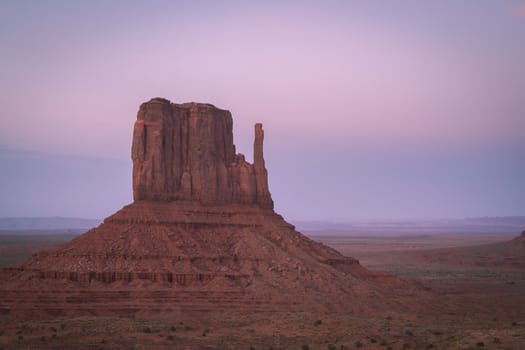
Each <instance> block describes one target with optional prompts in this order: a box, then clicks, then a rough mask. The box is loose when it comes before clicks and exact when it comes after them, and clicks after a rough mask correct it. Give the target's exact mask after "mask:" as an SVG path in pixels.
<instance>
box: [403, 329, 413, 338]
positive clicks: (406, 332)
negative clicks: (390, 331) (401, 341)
mask: <svg viewBox="0 0 525 350" xmlns="http://www.w3.org/2000/svg"><path fill="white" fill-rule="evenodd" d="M405 335H407V336H409V337H411V336H413V335H414V333H413V332H412V331H411V330H410V329H407V330H406V331H405Z"/></svg>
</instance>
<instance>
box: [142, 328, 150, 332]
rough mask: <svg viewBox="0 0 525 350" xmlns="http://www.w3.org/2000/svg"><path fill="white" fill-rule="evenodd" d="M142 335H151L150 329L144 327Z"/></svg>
mask: <svg viewBox="0 0 525 350" xmlns="http://www.w3.org/2000/svg"><path fill="white" fill-rule="evenodd" d="M142 331H143V332H144V333H151V328H149V327H146V328H144V329H143V330H142Z"/></svg>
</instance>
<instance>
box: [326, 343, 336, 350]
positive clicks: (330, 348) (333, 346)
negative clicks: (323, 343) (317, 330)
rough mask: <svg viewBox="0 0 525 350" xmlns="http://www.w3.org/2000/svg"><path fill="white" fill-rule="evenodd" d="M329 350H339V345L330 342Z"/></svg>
mask: <svg viewBox="0 0 525 350" xmlns="http://www.w3.org/2000/svg"><path fill="white" fill-rule="evenodd" d="M327 349H328V350H337V347H336V346H335V345H334V344H328V348H327Z"/></svg>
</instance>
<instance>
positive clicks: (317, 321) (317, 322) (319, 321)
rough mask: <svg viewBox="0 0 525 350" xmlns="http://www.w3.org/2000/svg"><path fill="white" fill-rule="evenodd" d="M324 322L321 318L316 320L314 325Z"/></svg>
mask: <svg viewBox="0 0 525 350" xmlns="http://www.w3.org/2000/svg"><path fill="white" fill-rule="evenodd" d="M322 323H323V321H321V320H315V322H314V326H319V325H321V324H322Z"/></svg>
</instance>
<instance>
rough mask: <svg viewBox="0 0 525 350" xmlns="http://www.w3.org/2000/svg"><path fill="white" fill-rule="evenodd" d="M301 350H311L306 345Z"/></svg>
mask: <svg viewBox="0 0 525 350" xmlns="http://www.w3.org/2000/svg"><path fill="white" fill-rule="evenodd" d="M301 350H310V347H309V346H308V344H305V345H303V346H301Z"/></svg>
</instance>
